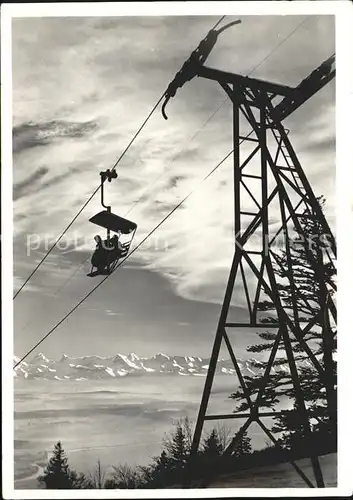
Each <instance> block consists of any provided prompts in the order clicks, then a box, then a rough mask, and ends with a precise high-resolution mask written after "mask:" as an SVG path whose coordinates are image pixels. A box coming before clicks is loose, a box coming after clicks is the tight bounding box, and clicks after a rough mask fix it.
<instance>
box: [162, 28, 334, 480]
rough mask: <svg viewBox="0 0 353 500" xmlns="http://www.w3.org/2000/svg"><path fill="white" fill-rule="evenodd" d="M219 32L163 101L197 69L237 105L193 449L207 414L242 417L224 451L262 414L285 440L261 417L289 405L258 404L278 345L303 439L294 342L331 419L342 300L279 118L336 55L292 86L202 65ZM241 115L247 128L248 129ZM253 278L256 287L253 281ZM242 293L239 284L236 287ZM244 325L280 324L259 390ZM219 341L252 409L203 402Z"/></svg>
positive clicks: (328, 72)
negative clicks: (242, 358) (230, 213)
mask: <svg viewBox="0 0 353 500" xmlns="http://www.w3.org/2000/svg"><path fill="white" fill-rule="evenodd" d="M216 38H217V36H215V34H214V33H213V34H212V31H211V32H210V33H209V35H208V36H207V37H206V38H205V40H203V41H202V42H201V44H200V45H199V47H198V49H197V50H196V51H194V52H193V53H192V55H191V57H190V58H189V60H188V61H187V62H186V63H185V64H184V66H183V68H182V70H181V71H180V72H179V73H178V74H177V75H176V77H175V79H174V80H173V82H172V83H171V84H170V85H169V87H168V90H167V92H166V94H165V96H166V102H167V101H168V100H169V98H170V97H173V96H174V95H175V93H176V90H177V88H178V87H181V86H182V85H183V84H184V83H185V82H186V81H188V80H191V78H193V77H194V76H198V77H202V78H207V79H210V80H214V81H216V82H218V83H219V84H220V85H221V86H222V88H223V89H224V91H225V92H226V93H227V95H228V97H229V99H230V100H231V102H232V106H233V120H232V121H233V123H232V127H233V147H234V152H233V162H234V163H233V173H234V179H233V180H234V231H235V247H234V255H233V260H232V263H231V268H230V273H229V278H228V283H227V286H226V291H225V296H224V300H223V304H222V308H221V313H220V317H219V321H218V326H217V330H216V335H215V340H214V344H213V349H212V354H211V358H210V363H209V368H208V373H207V377H206V381H205V387H204V391H203V395H202V400H201V405H200V409H199V414H198V418H197V423H196V428H195V433H194V438H193V443H192V451H191V457H193V456H195V454H196V453H197V451H198V447H199V444H200V439H201V434H202V430H203V427H204V423H205V421H208V420H223V419H229V418H231V419H233V418H237V419H242V421H243V422H244V423H243V425H242V426H241V428H240V430H239V431H238V432H237V434H236V435H235V436H234V438H233V440H232V441H231V443H230V445H229V446H228V448H227V449H226V451H225V453H226V454H232V453H233V452H234V450H235V449H236V446H237V444H238V442H239V440H240V439H241V437H242V435H243V433H244V432H245V431H246V430H247V429H248V427H249V426H250V425H251V423H252V422H256V423H257V424H258V425H259V426H260V428H261V429H262V430H263V432H264V433H265V434H266V435H267V436H268V438H269V439H270V440H271V441H272V442H273V443H274V444H275V445H276V446H279V443H278V440H277V439H276V438H275V437H274V436H273V433H272V432H271V431H270V430H269V429H268V428H267V426H266V425H265V423H264V422H263V420H262V419H263V418H265V417H273V416H278V415H283V414H284V412H283V410H280V411H262V410H261V407H262V398H263V395H264V392H265V391H266V387H267V384H268V381H269V377H270V374H271V370H272V368H273V366H274V362H275V359H276V355H277V353H278V351H279V349H282V350H283V351H284V352H285V357H286V360H287V363H288V370H289V374H290V377H291V381H292V384H293V389H294V394H295V408H296V409H295V411H296V412H297V415H298V419H299V421H300V424H301V425H302V428H303V429H304V432H305V435H306V438H307V439H308V440H310V439H311V430H310V418H312V417H313V416H314V414H315V410H310V411H308V409H307V408H306V404H305V398H304V392H303V387H302V384H301V380H300V377H299V375H298V361H297V359H296V357H295V352H296V350H295V347H294V346H297V347H299V348H300V349H301V352H302V353H304V354H305V356H306V358H307V359H308V361H309V362H310V363H311V366H312V367H313V369H314V370H316V372H317V376H318V378H319V380H320V381H321V382H322V384H323V387H324V388H325V395H324V396H323V398H324V399H325V401H326V402H327V405H326V407H327V414H328V415H329V416H330V417H332V418H333V419H335V418H336V392H335V387H334V362H333V350H334V337H335V324H336V308H335V304H334V301H333V299H332V294H333V292H334V290H335V284H334V283H333V282H332V281H330V280H327V279H326V276H325V266H324V262H327V261H328V260H329V261H330V262H331V264H332V265H334V262H335V258H336V248H335V241H334V237H333V235H332V233H331V231H330V228H329V226H328V224H327V221H326V219H325V217H324V215H323V213H322V210H321V206H320V203H319V201H318V200H317V198H316V197H315V195H314V193H313V190H312V188H311V186H310V184H309V182H308V179H307V177H306V175H305V172H304V170H303V168H302V166H301V164H300V161H299V159H298V157H297V155H296V153H295V151H294V148H293V146H292V144H291V141H290V138H289V131H288V130H286V129H285V128H284V125H283V123H282V122H283V120H284V119H285V118H286V117H287V116H289V115H290V114H291V113H292V112H293V111H295V110H296V109H297V108H298V107H299V106H301V105H302V104H303V103H304V102H305V101H306V100H307V99H309V98H310V97H311V96H312V95H314V94H315V93H316V92H317V91H318V90H320V89H321V88H322V87H323V86H324V85H326V84H327V83H328V82H329V81H331V80H332V79H333V78H334V76H335V69H334V64H335V56H332V57H330V58H329V59H328V60H326V61H325V62H324V63H323V64H321V66H319V67H318V68H317V69H316V70H315V71H313V72H312V73H311V74H310V75H309V77H308V78H306V79H305V80H303V81H302V82H301V83H300V84H299V85H298V86H297V87H295V88H292V87H288V86H285V85H280V84H275V83H272V82H268V81H263V80H258V79H255V78H249V77H244V76H241V75H238V74H234V73H228V72H224V71H219V70H216V69H213V68H209V67H205V66H204V65H203V63H204V62H205V60H206V58H207V56H208V54H209V52H210V50H211V49H212V47H213V45H214V43H215V41H216ZM163 113H164V108H163ZM244 124H245V128H246V133H242V129H243V128H244ZM251 204H252V209H251V210H246V209H245V208H244V206H247V207H248V206H250V205H251ZM305 217H310V218H311V220H314V221H316V223H317V225H318V227H319V228H320V231H321V233H323V234H325V236H326V241H328V242H329V245H327V244H326V245H325V247H324V248H322V249H321V250H320V251H319V252H318V251H317V248H316V249H315V248H312V246H311V245H310V244H309V242H307V241H306V239H305V237H304V236H305V234H304V229H303V225H304V222H303V221H304V218H305ZM273 218H275V219H276V222H277V227H276V230H275V232H274V234H271V233H273V229H272V227H273ZM293 232H295V233H296V234H297V235H299V236H303V240H302V241H303V246H304V252H305V255H306V258H307V262H308V265H309V266H310V269H311V271H312V273H313V276H314V280H315V282H316V283H317V284H318V289H319V293H318V303H319V304H320V307H319V312H317V313H316V314H315V315H314V316H312V317H310V316H308V317H307V319H306V321H303V318H302V317H301V315H300V310H299V308H300V305H299V300H300V297H301V294H300V289H299V285H298V283H296V281H295V279H294V264H295V263H294V260H293V252H292V250H291V247H290V237H289V235H290V234H291V233H293ZM280 236H282V237H284V250H285V258H286V268H287V271H288V272H287V276H286V284H287V288H288V289H289V290H290V303H291V310H290V311H289V310H288V302H287V303H285V302H284V300H283V297H282V296H281V294H280V292H279V290H280V287H281V284H283V283H282V282H280V281H279V279H278V276H277V275H276V273H275V270H274V269H275V266H276V252H275V251H274V247H275V245H276V241H277V240H278V238H279V237H280ZM237 280H239V281H240V283H241V288H242V290H243V292H244V296H245V299H246V304H247V319H246V320H242V321H239V322H233V321H231V320H230V319H229V311H230V307H231V301H232V294H233V290H234V287H235V284H236V281H237ZM249 281H250V282H251V283H252V286H250V285H249ZM237 290H239V288H238V289H237ZM237 293H239V292H238V291H237ZM264 294H265V295H266V300H267V301H269V302H271V304H272V308H273V310H274V311H275V319H273V321H272V322H266V323H264V322H263V318H262V317H261V310H260V308H259V304H260V301H261V300H263V298H262V299H261V296H263V295H264ZM317 325H319V328H320V330H321V332H320V333H321V339H322V345H323V355H322V356H321V357H319V356H318V355H317V354H316V353H315V352H314V350H313V348H312V345H311V344H310V341H308V339H309V338H310V336H311V334H312V332H313V329H315V328H317ZM246 328H248V329H249V328H251V329H253V330H254V331H256V329H262V330H263V329H264V328H266V329H271V331H273V332H275V333H276V335H275V340H274V342H273V344H272V347H271V351H270V355H269V358H268V360H267V363H266V367H265V369H264V371H263V374H262V380H261V383H260V384H259V387H258V391H257V393H256V394H254V393H251V392H250V390H249V388H248V385H247V383H246V380H245V379H244V376H243V374H242V371H241V368H240V366H239V363H238V358H237V353H236V349H235V347H234V345H233V342H232V341H231V337H230V331H232V332H234V331H235V332H236V331H237V330H238V331H241V332H244V329H246ZM316 331H317V330H316ZM222 344H224V345H225V347H226V349H227V350H228V352H229V355H230V358H231V361H232V363H233V365H234V370H235V373H236V375H237V378H238V380H239V384H240V387H241V389H242V391H243V395H244V400H245V401H246V402H247V407H248V410H247V411H244V412H240V413H239V412H237V413H230V414H226V415H217V414H216V415H210V414H207V408H208V403H209V398H210V394H211V390H212V385H213V381H214V376H215V373H216V368H217V362H218V357H219V353H220V349H221V346H222ZM316 372H315V373H316ZM309 442H310V441H309ZM286 453H287V454H288V457H287V459H288V461H289V462H290V463H292V465H293V466H294V468H295V469H296V471H297V472H298V473H299V474H300V476H301V477H302V479H303V480H304V481H305V482H306V484H307V485H309V486H310V487H314V485H313V484H312V482H311V481H310V479H309V478H308V477H307V476H306V475H305V474H304V472H303V471H302V470H301V469H300V468H299V467H298V465H297V464H296V463H295V462H294V459H293V457H292V456H291V454H290V452H286ZM310 460H311V464H312V467H313V471H314V475H315V480H316V485H317V486H318V487H324V486H325V484H324V478H323V474H322V471H321V468H320V462H319V458H318V453H316V451H315V449H314V448H313V449H312V453H311V456H310Z"/></svg>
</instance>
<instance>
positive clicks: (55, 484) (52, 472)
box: [38, 441, 73, 490]
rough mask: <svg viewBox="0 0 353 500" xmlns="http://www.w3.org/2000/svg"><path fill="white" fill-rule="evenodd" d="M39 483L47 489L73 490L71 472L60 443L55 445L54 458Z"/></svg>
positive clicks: (50, 460)
mask: <svg viewBox="0 0 353 500" xmlns="http://www.w3.org/2000/svg"><path fill="white" fill-rule="evenodd" d="M38 481H39V482H40V483H42V484H44V485H45V487H46V488H47V489H60V490H66V489H71V488H72V484H73V482H72V477H71V471H70V469H69V466H68V461H67V457H66V454H65V452H64V450H63V448H62V446H61V442H60V441H58V443H57V444H56V445H55V447H54V451H53V456H52V457H51V458H50V459H49V462H48V464H47V466H46V468H45V469H44V474H43V475H42V476H40V477H39V478H38Z"/></svg>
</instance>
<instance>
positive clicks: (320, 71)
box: [275, 54, 336, 121]
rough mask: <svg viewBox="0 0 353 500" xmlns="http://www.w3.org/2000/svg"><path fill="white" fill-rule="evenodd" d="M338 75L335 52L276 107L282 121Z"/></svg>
mask: <svg viewBox="0 0 353 500" xmlns="http://www.w3.org/2000/svg"><path fill="white" fill-rule="evenodd" d="M335 76H336V56H335V54H333V55H332V56H331V57H329V58H328V59H326V61H324V62H323V63H322V64H321V65H320V66H319V67H318V68H316V69H315V70H314V71H312V72H311V73H310V75H309V76H308V77H306V78H305V79H304V80H303V81H302V82H300V84H299V85H298V86H297V87H295V88H294V91H293V93H292V94H291V96H288V97H285V98H284V99H283V100H282V101H281V102H280V103H279V104H278V105H277V106H276V107H275V112H276V114H277V116H278V118H279V119H280V120H281V121H282V120H284V118H287V116H289V115H290V114H291V113H293V111H295V110H296V109H297V108H299V106H301V105H302V104H303V103H304V102H305V101H307V100H308V99H310V97H312V96H313V95H314V94H315V93H316V92H318V91H319V90H320V89H322V88H323V87H324V86H325V85H326V84H327V83H329V82H330V81H331V80H333V78H335Z"/></svg>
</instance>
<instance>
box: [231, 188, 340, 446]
mask: <svg viewBox="0 0 353 500" xmlns="http://www.w3.org/2000/svg"><path fill="white" fill-rule="evenodd" d="M318 201H319V203H320V204H321V206H323V205H324V200H323V199H322V198H319V199H318ZM301 226H302V230H303V234H302V235H301V236H299V235H298V234H296V235H295V236H294V238H292V240H291V245H290V253H291V259H292V265H293V276H294V282H295V284H296V287H295V291H294V296H295V299H296V302H297V304H298V312H299V321H301V322H303V323H304V322H308V321H309V320H311V321H312V322H313V325H314V326H313V327H312V328H311V329H310V331H309V332H308V333H306V335H305V336H304V340H305V341H306V342H307V343H308V345H309V347H310V348H311V350H312V351H313V352H314V354H315V356H316V357H317V359H318V361H319V363H320V364H321V366H324V365H323V359H324V357H325V349H324V343H323V335H324V334H325V335H326V338H329V342H330V348H331V351H332V352H335V349H336V340H335V333H336V332H335V331H334V329H333V327H332V326H331V325H328V323H325V324H326V325H328V328H327V330H326V332H323V324H324V323H323V317H322V314H320V311H321V310H322V300H323V291H322V289H321V288H320V283H319V280H318V279H317V276H316V274H315V272H314V270H313V267H312V265H311V263H310V261H309V259H308V253H307V248H308V247H307V246H306V245H309V249H310V252H311V257H312V259H313V260H314V262H316V264H319V265H321V266H322V269H323V276H324V281H325V283H326V285H328V289H329V292H328V296H332V294H333V291H332V290H333V287H332V286H331V285H332V284H333V283H334V280H335V268H334V265H333V263H332V262H331V261H330V260H329V259H326V260H324V257H323V245H322V243H325V242H323V241H322V233H323V231H322V228H321V227H320V224H319V223H318V221H317V219H316V218H315V217H314V216H313V215H311V213H310V212H309V211H308V210H307V211H306V212H305V213H304V215H303V216H302V218H301ZM304 242H305V243H304ZM272 255H273V257H274V259H275V264H274V272H275V274H276V277H277V283H278V293H279V296H280V299H281V302H282V304H283V305H284V309H285V310H286V313H287V314H288V316H289V317H290V318H291V319H292V320H293V295H292V293H293V289H291V287H290V284H289V281H288V261H287V254H286V252H285V251H280V250H274V251H273V253H272ZM327 298H328V297H326V299H325V300H327ZM259 310H260V311H263V312H267V313H269V315H268V316H267V317H266V318H263V319H262V322H263V323H264V324H266V323H272V322H275V323H277V322H278V318H277V314H276V311H275V306H274V304H273V302H272V301H269V300H263V301H262V302H260V303H259ZM289 335H290V341H291V344H292V348H293V352H294V357H295V360H296V362H297V368H298V375H299V380H300V384H301V387H302V390H303V396H304V400H305V403H306V406H307V408H309V409H311V410H316V411H319V412H320V410H322V414H321V415H318V416H316V423H314V424H313V426H312V428H313V430H314V431H315V430H316V431H318V430H319V429H320V432H323V429H324V428H326V432H327V433H329V434H330V436H335V433H336V430H335V428H336V416H335V415H332V413H331V414H328V412H327V411H325V410H327V400H325V396H326V397H328V396H329V395H328V394H327V389H326V387H325V383H324V381H323V380H322V379H321V378H320V377H319V374H318V371H317V369H316V368H315V367H314V366H313V365H312V364H311V362H310V361H309V360H308V356H307V354H306V353H305V352H304V351H303V349H302V348H301V346H300V345H299V342H298V341H297V339H296V338H295V337H294V335H293V334H292V333H291V332H289ZM258 336H259V337H260V339H261V340H262V343H259V344H256V345H252V346H250V347H248V349H247V350H248V352H253V353H264V352H267V351H270V350H271V349H272V347H273V344H274V341H275V337H276V332H275V331H274V330H272V331H264V332H260V333H258ZM279 347H280V349H279V350H282V351H283V348H284V346H283V343H282V342H281V343H280V345H279ZM326 352H327V351H326ZM254 366H255V364H254ZM326 366H328V370H327V373H326V376H327V382H328V384H329V386H331V387H332V388H333V391H332V393H331V395H332V394H333V398H334V406H335V401H336V383H337V382H336V376H337V375H336V362H335V361H334V360H333V359H332V358H331V360H330V359H328V360H327V358H326ZM256 367H258V363H257V366H256ZM244 378H245V380H246V383H247V386H248V388H249V390H250V392H251V394H256V393H257V391H258V389H259V388H260V387H261V381H262V374H259V375H254V376H246V377H244ZM230 397H231V398H232V399H235V400H236V401H238V402H239V405H238V407H237V409H236V411H244V410H248V404H247V402H246V401H245V400H244V394H243V392H242V390H240V389H239V390H238V391H236V392H235V393H233V394H231V395H230ZM283 398H287V399H290V400H292V401H294V402H295V391H294V387H293V383H292V377H291V374H290V372H289V369H288V364H287V359H286V358H285V357H283V356H279V357H277V358H276V360H275V361H274V363H273V370H272V371H271V374H270V376H269V380H268V383H267V385H266V388H265V391H264V393H263V397H262V399H261V407H269V408H273V409H274V408H275V407H276V405H277V404H278V403H279V401H280V400H283ZM296 410H297V408H296V406H295V405H294V408H293V412H292V413H291V414H290V413H287V414H285V415H283V416H280V417H278V418H277V419H276V424H275V425H274V427H273V428H272V431H273V432H274V433H281V434H283V433H284V435H283V442H284V443H285V444H286V445H287V446H291V445H293V443H294V441H295V440H300V439H301V438H302V434H303V429H302V428H301V425H300V424H299V423H298V420H297V411H296Z"/></svg>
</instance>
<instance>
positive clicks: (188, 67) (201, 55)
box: [162, 19, 241, 120]
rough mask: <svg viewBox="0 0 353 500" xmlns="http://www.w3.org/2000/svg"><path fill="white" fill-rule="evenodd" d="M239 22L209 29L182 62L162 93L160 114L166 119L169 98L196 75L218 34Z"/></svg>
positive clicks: (238, 20)
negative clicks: (179, 68)
mask: <svg viewBox="0 0 353 500" xmlns="http://www.w3.org/2000/svg"><path fill="white" fill-rule="evenodd" d="M239 23H241V21H240V19H237V20H236V21H232V22H230V23H228V24H226V25H225V26H223V28H220V29H218V30H214V29H212V30H210V31H209V32H208V34H207V36H206V37H205V38H204V39H203V40H202V41H201V42H200V44H199V46H198V47H197V49H195V50H194V51H193V52H192V53H191V55H190V57H189V59H188V60H187V61H186V62H185V63H184V64H183V66H182V68H181V70H180V71H178V73H177V74H176V75H175V77H174V80H173V81H172V82H171V83H170V84H169V85H168V88H167V90H166V92H165V94H164V97H165V101H164V103H163V106H162V115H163V117H164V118H165V119H166V120H167V119H168V117H167V115H166V114H165V107H166V105H167V103H168V101H169V99H170V98H171V97H174V96H175V94H176V92H177V90H178V88H181V87H182V86H183V85H184V84H185V83H186V82H188V81H190V80H192V79H193V78H194V77H195V76H198V72H199V69H200V67H202V65H203V64H204V63H205V61H206V59H207V58H208V56H209V55H210V53H211V50H212V49H213V47H214V46H215V44H216V42H217V39H218V35H219V34H220V33H222V32H223V31H225V30H226V29H228V28H230V27H231V26H234V25H235V24H239Z"/></svg>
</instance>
